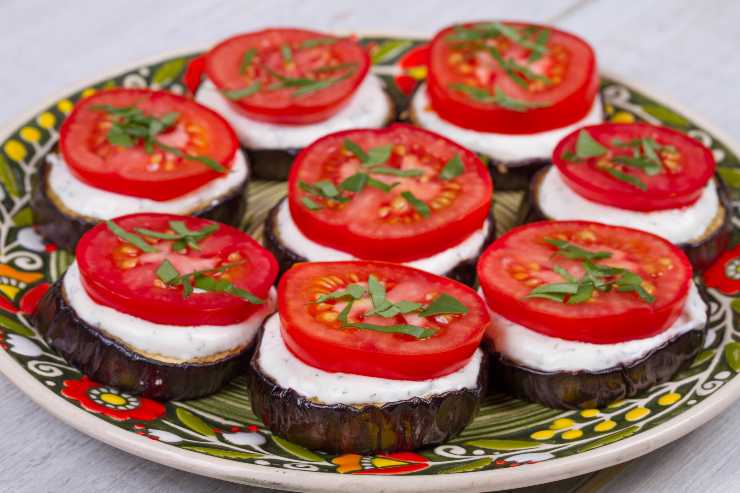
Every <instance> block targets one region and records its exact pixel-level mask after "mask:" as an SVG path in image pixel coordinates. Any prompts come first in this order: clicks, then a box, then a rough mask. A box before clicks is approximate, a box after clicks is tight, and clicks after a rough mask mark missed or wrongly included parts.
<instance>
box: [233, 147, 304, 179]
mask: <svg viewBox="0 0 740 493" xmlns="http://www.w3.org/2000/svg"><path fill="white" fill-rule="evenodd" d="M242 150H243V151H244V152H245V153H246V154H247V156H249V163H250V165H251V167H252V172H253V173H254V176H255V177H256V178H259V179H261V180H276V181H280V180H287V179H288V174H289V173H290V166H291V165H292V164H293V160H294V159H295V157H296V156H297V155H298V153H299V152H301V150H300V149H299V148H294V147H291V148H287V149H246V148H242Z"/></svg>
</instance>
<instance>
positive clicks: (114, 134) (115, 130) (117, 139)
mask: <svg viewBox="0 0 740 493" xmlns="http://www.w3.org/2000/svg"><path fill="white" fill-rule="evenodd" d="M108 142H110V143H111V144H113V145H114V146H121V147H126V148H131V147H133V146H134V139H132V138H131V136H130V135H129V134H128V133H127V132H126V131H125V130H123V128H121V127H120V126H119V125H113V126H111V127H110V128H109V129H108Z"/></svg>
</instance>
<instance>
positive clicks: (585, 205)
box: [537, 166, 720, 243]
mask: <svg viewBox="0 0 740 493" xmlns="http://www.w3.org/2000/svg"><path fill="white" fill-rule="evenodd" d="M537 200H538V205H539V207H540V210H541V211H542V212H543V213H544V214H545V215H546V216H547V217H550V218H552V219H558V220H581V221H597V222H600V223H604V224H611V225H613V226H626V227H628V228H635V229H641V230H643V231H647V232H648V233H653V234H655V235H658V236H662V237H663V238H665V239H667V240H668V241H671V242H673V243H686V242H688V241H692V240H696V239H699V238H701V237H702V236H703V235H704V233H705V232H706V230H707V228H708V227H709V225H710V224H711V223H712V221H713V220H714V217H715V216H716V215H717V212H718V210H719V205H720V204H719V197H718V195H717V186H716V185H715V183H714V180H709V183H707V186H706V187H704V191H703V192H702V194H701V196H700V197H699V200H697V201H696V202H695V203H693V204H692V205H690V206H688V207H681V208H679V209H665V210H660V211H650V212H641V211H631V210H628V209H619V208H616V207H611V206H608V205H604V204H599V203H597V202H592V201H590V200H588V199H586V198H583V197H581V196H580V195H578V194H577V193H576V192H574V191H573V190H572V189H571V188H570V187H569V186H568V185H567V184H566V183H565V181H564V180H563V176H562V174H561V173H560V171H559V170H558V169H557V168H556V167H554V166H552V167H550V169H549V170H548V171H547V172H546V173H545V176H544V178H543V179H542V181H541V183H540V187H539V191H538V193H537Z"/></svg>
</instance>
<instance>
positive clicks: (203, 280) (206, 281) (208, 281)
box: [194, 273, 265, 305]
mask: <svg viewBox="0 0 740 493" xmlns="http://www.w3.org/2000/svg"><path fill="white" fill-rule="evenodd" d="M194 274H195V287H196V288H198V289H202V290H203V291H209V292H212V293H226V294H230V295H232V296H236V297H237V298H241V299H243V300H245V301H248V302H250V303H251V304H253V305H262V304H263V303H264V302H265V300H263V299H260V298H258V297H256V296H255V295H253V294H252V293H250V292H249V291H247V290H246V289H242V288H240V287H238V286H235V285H234V284H233V283H232V282H231V281H228V280H226V279H215V278H213V277H209V276H205V275H201V274H200V273H194Z"/></svg>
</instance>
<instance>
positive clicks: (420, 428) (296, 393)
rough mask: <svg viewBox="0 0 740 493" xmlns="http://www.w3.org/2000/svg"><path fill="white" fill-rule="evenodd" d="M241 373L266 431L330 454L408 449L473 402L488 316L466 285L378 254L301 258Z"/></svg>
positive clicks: (481, 375) (460, 418) (474, 407)
mask: <svg viewBox="0 0 740 493" xmlns="http://www.w3.org/2000/svg"><path fill="white" fill-rule="evenodd" d="M278 306H279V313H278V314H275V315H273V316H272V317H270V318H269V319H268V320H267V321H266V322H265V325H264V329H263V332H262V335H261V339H260V342H259V343H258V346H257V350H256V352H255V353H254V356H253V357H252V372H251V374H250V376H249V379H248V386H249V391H250V395H251V404H252V410H253V411H254V412H255V414H256V415H257V416H259V417H260V418H261V419H262V420H263V421H264V423H265V424H266V425H267V426H268V427H269V428H270V429H271V430H272V432H273V433H276V434H278V435H281V436H283V437H285V438H287V439H288V440H290V441H292V442H295V443H298V444H301V445H303V446H306V447H309V448H312V449H318V450H324V451H327V452H332V453H345V452H353V453H373V452H381V451H382V452H389V451H393V450H411V449H415V448H419V447H422V446H426V445H431V444H436V443H440V442H443V441H445V440H447V439H449V438H451V437H453V436H454V435H456V434H457V433H459V432H460V431H461V430H462V429H463V428H464V427H465V426H466V425H467V424H468V423H469V422H470V421H471V420H472V419H473V417H474V416H475V414H476V413H477V411H478V407H479V402H480V398H481V395H482V394H483V391H484V387H485V381H486V373H487V367H486V356H485V354H484V353H483V351H481V350H480V349H479V348H478V346H479V344H480V341H481V338H482V337H483V334H484V332H485V330H486V328H487V326H488V324H489V316H488V313H487V310H486V307H485V304H484V303H483V300H481V299H480V297H478V296H477V295H476V293H475V291H473V290H472V289H471V288H469V287H467V286H464V285H462V284H460V283H457V282H455V281H452V280H450V279H446V278H443V277H438V276H435V275H433V274H429V273H426V272H423V271H420V270H417V269H412V268H409V267H404V266H401V265H396V264H390V263H385V262H362V261H359V262H317V263H306V264H298V265H296V266H294V267H293V268H292V269H290V270H289V271H288V272H287V273H286V274H285V275H284V276H283V278H282V280H281V282H280V286H279V288H278Z"/></svg>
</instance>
